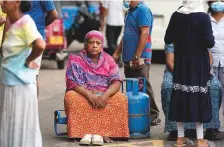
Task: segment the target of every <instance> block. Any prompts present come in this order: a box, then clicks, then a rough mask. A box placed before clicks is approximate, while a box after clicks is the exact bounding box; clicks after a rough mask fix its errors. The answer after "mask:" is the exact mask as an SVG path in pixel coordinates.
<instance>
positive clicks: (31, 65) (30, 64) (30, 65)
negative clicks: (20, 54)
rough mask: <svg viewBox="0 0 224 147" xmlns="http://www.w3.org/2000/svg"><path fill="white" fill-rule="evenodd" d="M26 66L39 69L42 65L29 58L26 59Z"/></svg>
mask: <svg viewBox="0 0 224 147" xmlns="http://www.w3.org/2000/svg"><path fill="white" fill-rule="evenodd" d="M25 66H26V67H27V68H30V69H37V68H39V67H40V66H39V65H38V64H37V63H36V62H34V61H31V60H29V59H27V60H26V63H25Z"/></svg>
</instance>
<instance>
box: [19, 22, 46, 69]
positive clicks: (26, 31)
mask: <svg viewBox="0 0 224 147" xmlns="http://www.w3.org/2000/svg"><path fill="white" fill-rule="evenodd" d="M23 40H24V42H25V43H26V46H32V50H31V53H30V55H29V56H28V57H27V59H26V63H25V64H26V66H27V67H28V68H32V69H35V68H38V67H39V65H38V64H37V63H35V62H33V61H34V60H35V59H36V58H38V57H39V56H40V55H41V54H42V53H43V51H44V49H45V47H46V43H45V41H44V40H43V38H42V36H41V34H40V33H39V32H38V30H37V27H36V24H35V22H34V21H33V19H31V18H30V19H27V22H26V23H24V24H23Z"/></svg>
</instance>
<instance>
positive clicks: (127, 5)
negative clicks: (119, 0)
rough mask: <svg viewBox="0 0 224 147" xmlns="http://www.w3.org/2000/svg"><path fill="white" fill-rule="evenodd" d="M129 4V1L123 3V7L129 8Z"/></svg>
mask: <svg viewBox="0 0 224 147" xmlns="http://www.w3.org/2000/svg"><path fill="white" fill-rule="evenodd" d="M129 4H130V2H129V1H123V6H124V7H125V8H126V9H128V8H129Z"/></svg>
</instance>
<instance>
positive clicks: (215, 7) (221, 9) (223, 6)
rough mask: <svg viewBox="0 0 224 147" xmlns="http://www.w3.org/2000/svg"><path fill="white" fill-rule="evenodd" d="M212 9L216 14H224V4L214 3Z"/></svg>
mask: <svg viewBox="0 0 224 147" xmlns="http://www.w3.org/2000/svg"><path fill="white" fill-rule="evenodd" d="M211 8H212V10H213V11H215V12H224V2H220V1H219V2H214V3H212V5H211Z"/></svg>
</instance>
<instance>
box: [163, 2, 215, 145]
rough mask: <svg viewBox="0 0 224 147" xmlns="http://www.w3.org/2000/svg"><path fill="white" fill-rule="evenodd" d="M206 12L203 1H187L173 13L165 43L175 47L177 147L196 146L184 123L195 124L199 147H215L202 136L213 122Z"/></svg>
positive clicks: (173, 109)
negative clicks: (187, 136)
mask: <svg viewBox="0 0 224 147" xmlns="http://www.w3.org/2000/svg"><path fill="white" fill-rule="evenodd" d="M203 11H204V9H203V2H202V0H194V1H192V0H186V1H184V2H183V7H181V8H180V9H178V10H177V12H174V13H173V15H172V17H171V20H170V23H169V25H168V28H167V30H166V35H165V39H164V40H165V43H166V44H172V43H173V44H174V54H175V57H174V64H173V65H172V66H171V68H172V70H173V87H172V88H173V92H172V96H171V102H170V111H169V120H170V121H176V122H177V131H178V138H177V142H176V145H177V146H180V145H186V144H193V142H192V141H190V140H189V139H187V138H185V135H184V125H183V122H194V123H195V127H196V132H197V146H198V147H208V146H214V144H213V143H212V142H209V141H206V140H204V135H203V123H208V122H210V121H211V118H212V104H211V98H210V93H209V90H208V89H209V88H210V58H209V52H208V48H212V47H213V46H214V44H215V41H214V36H213V33H212V27H211V22H210V18H209V16H208V15H207V14H206V13H204V12H203ZM199 67H200V68H199ZM205 108H206V109H205Z"/></svg>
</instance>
